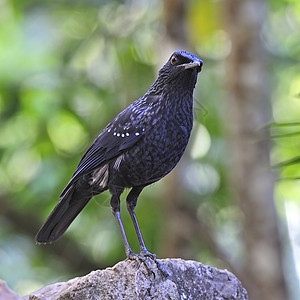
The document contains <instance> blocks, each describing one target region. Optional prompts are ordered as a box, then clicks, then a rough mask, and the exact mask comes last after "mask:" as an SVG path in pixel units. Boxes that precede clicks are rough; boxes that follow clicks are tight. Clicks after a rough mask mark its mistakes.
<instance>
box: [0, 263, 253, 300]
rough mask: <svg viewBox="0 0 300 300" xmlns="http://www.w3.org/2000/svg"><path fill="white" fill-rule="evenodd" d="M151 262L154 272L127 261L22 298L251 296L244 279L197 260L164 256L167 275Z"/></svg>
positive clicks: (230, 299) (230, 298) (217, 299)
mask: <svg viewBox="0 0 300 300" xmlns="http://www.w3.org/2000/svg"><path fill="white" fill-rule="evenodd" d="M148 262H149V265H150V266H151V268H152V270H153V272H149V269H147V268H146V267H145V264H144V263H142V264H138V263H137V262H136V261H130V260H125V261H122V262H120V263H118V264H116V265H115V266H114V267H112V268H107V269H105V270H97V271H92V272H91V273H90V274H88V275H86V276H83V277H78V278H74V279H71V280H69V281H67V282H58V283H54V284H51V285H48V286H46V287H44V288H42V289H40V290H38V291H36V292H33V293H31V294H30V295H28V296H25V297H23V298H22V299H23V300H25V299H26V300H42V299H43V300H47V299H57V300H69V299H74V300H75V299H82V300H84V299H89V300H98V299H99V300H100V299H101V300H102V299H103V300H106V299H107V300H108V299H147V300H148V299H176V300H177V299H180V300H185V299H193V300H194V299H203V300H206V299H207V300H214V299H215V300H221V299H227V300H235V299H241V300H246V299H248V296H247V292H246V290H245V289H244V288H243V286H242V284H241V282H240V281H239V280H238V279H237V278H236V277H235V276H234V275H233V274H232V273H230V272H229V271H227V270H219V269H217V268H213V267H210V266H206V265H203V264H201V263H199V262H195V261H185V260H182V259H162V260H160V262H161V264H162V265H163V267H164V268H165V269H166V270H167V271H168V273H169V275H170V278H167V277H165V276H164V275H163V274H162V273H161V272H160V271H159V270H158V269H157V266H156V264H155V262H154V261H152V260H149V261H148ZM0 299H1V300H2V298H1V291H0Z"/></svg>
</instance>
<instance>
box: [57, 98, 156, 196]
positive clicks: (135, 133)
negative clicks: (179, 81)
mask: <svg viewBox="0 0 300 300" xmlns="http://www.w3.org/2000/svg"><path fill="white" fill-rule="evenodd" d="M149 98H151V99H149ZM147 100H148V101H140V102H139V103H140V105H136V104H135V103H133V104H132V105H130V106H128V107H127V108H126V109H125V110H124V111H123V112H121V113H120V114H119V115H118V116H117V117H116V118H115V119H114V120H113V121H112V122H110V123H109V124H108V125H107V126H106V128H105V129H104V130H103V131H102V132H101V133H100V135H99V136H98V137H97V138H96V139H95V141H94V142H93V144H92V145H91V146H90V147H89V149H88V150H87V152H86V153H85V154H84V156H83V157H82V159H81V161H80V162H79V164H78V167H77V169H76V171H75V173H74V174H73V176H72V178H71V180H70V181H69V183H68V185H67V186H66V187H65V189H64V190H63V191H62V193H61V195H60V198H62V197H64V196H65V195H66V194H68V193H69V192H71V190H72V186H73V184H74V183H75V182H76V181H77V180H78V178H79V177H81V176H82V175H83V174H86V173H89V172H91V171H93V170H94V169H96V168H98V167H100V166H101V165H104V164H105V163H107V162H108V161H110V160H111V159H113V158H115V157H117V156H119V155H120V154H122V153H123V152H124V151H126V150H128V149H129V148H131V147H132V146H133V145H135V144H136V143H137V142H138V141H139V140H140V139H142V138H143V135H144V133H145V128H144V127H143V125H144V121H145V113H147V106H148V104H149V100H152V101H153V100H154V97H153V96H150V97H148V99H147ZM152 101H151V102H152Z"/></svg>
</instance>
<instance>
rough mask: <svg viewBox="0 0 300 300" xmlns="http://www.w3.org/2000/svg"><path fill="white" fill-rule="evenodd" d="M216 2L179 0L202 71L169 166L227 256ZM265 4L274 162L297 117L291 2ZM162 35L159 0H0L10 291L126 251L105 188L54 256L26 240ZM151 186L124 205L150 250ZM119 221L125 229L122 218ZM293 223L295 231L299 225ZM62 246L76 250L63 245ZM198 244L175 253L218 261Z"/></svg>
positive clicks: (220, 33) (290, 191)
mask: <svg viewBox="0 0 300 300" xmlns="http://www.w3.org/2000/svg"><path fill="white" fill-rule="evenodd" d="M220 2H221V1H209V0H192V1H189V4H188V10H187V27H188V32H189V40H190V45H191V47H192V48H193V49H194V50H195V52H196V53H197V54H198V55H199V56H200V57H201V58H203V59H204V60H205V67H204V71H203V73H202V74H201V76H200V79H199V84H198V86H197V89H196V93H195V119H196V122H195V130H194V133H193V137H192V138H193V139H192V142H191V145H190V148H189V157H188V158H187V163H186V164H185V165H184V166H183V167H182V168H180V172H181V176H182V181H183V183H184V185H185V186H186V193H187V195H189V196H187V197H186V198H187V200H188V201H190V202H191V206H194V207H195V209H196V210H197V211H199V217H201V218H203V219H204V220H205V222H207V223H208V224H209V225H210V226H211V228H213V229H214V231H215V233H214V235H215V237H216V240H217V241H218V243H219V244H220V245H222V247H223V248H224V249H225V250H226V249H227V248H228V249H229V251H228V250H227V252H228V253H227V254H228V256H229V260H231V261H234V260H235V259H239V258H241V257H242V249H241V247H242V245H241V244H240V243H239V239H238V236H239V234H240V232H239V230H240V229H239V227H238V226H237V223H236V220H237V219H238V217H237V216H238V214H239V212H238V211H237V208H236V206H235V205H234V203H233V202H232V201H231V200H230V197H229V188H228V178H227V175H226V168H227V166H228V165H230V160H229V155H228V153H227V150H226V149H227V148H226V131H225V127H224V123H225V122H229V121H230V115H228V111H227V112H225V111H224V101H223V99H224V98H225V97H226V94H225V92H224V88H223V87H224V86H223V80H224V77H225V76H226V74H225V70H224V60H226V56H227V55H228V53H229V51H230V41H229V40H228V38H227V35H226V32H225V31H224V30H223V24H222V21H221V17H220V16H221V9H222V6H221V3H220ZM269 9H270V18H269V19H268V20H266V23H265V30H264V32H263V33H262V38H263V40H264V42H265V46H266V47H267V49H268V52H269V53H270V55H271V56H270V61H269V68H270V86H271V89H272V117H273V119H270V123H272V124H273V123H274V124H273V125H272V126H271V130H272V134H273V135H274V139H273V140H274V150H273V153H272V162H273V164H274V165H275V164H277V163H280V162H283V161H286V160H290V159H293V158H295V157H299V131H300V126H299V124H290V123H291V122H292V123H293V122H298V121H299V119H300V107H299V105H300V104H299V103H300V102H299V95H300V77H299V74H300V67H299V58H300V44H299V40H300V4H299V1H298V0H289V1H280V0H272V1H270V7H269ZM163 43H164V26H163V6H162V3H161V1H158V0H156V1H121V0H119V1H118V0H113V1H104V0H103V1H100V0H99V1H97V0H88V1H68V0H62V1H50V0H47V1H40V0H31V1H30V0H29V1H21V0H14V1H8V0H1V1H0V65H1V67H0V112H1V127H0V154H1V157H0V163H1V168H0V209H1V211H0V263H1V266H0V278H2V279H5V280H6V281H8V283H9V284H10V286H11V287H12V288H14V289H15V290H17V291H18V292H20V293H22V294H25V293H26V292H30V291H32V290H34V289H35V288H38V287H40V286H42V285H44V284H45V283H49V282H53V281H57V280H64V279H67V278H70V276H74V275H83V274H84V273H85V272H87V271H88V270H87V269H88V268H87V269H85V268H84V267H82V268H81V271H78V270H79V269H80V268H79V267H78V268H77V269H76V270H74V269H72V263H70V261H67V260H66V257H68V256H72V257H73V259H74V261H76V257H77V256H76V255H77V253H80V255H81V256H78V260H80V259H82V257H84V256H87V257H89V258H90V259H89V261H90V262H91V263H94V265H95V266H99V267H106V266H108V265H112V264H114V263H115V262H117V261H118V260H120V259H123V258H125V254H124V251H123V245H122V242H121V239H120V236H119V233H118V231H117V228H116V225H115V223H114V219H113V217H112V216H111V212H110V208H109V195H108V194H107V193H105V194H103V195H100V196H98V197H96V200H94V201H92V202H91V203H90V204H89V205H88V206H87V207H86V209H85V210H84V211H83V212H82V214H81V215H80V216H79V217H78V219H76V221H75V222H74V224H73V225H72V226H71V227H70V229H69V230H68V232H67V234H66V236H67V239H68V240H67V242H61V241H59V242H57V243H58V244H59V245H61V246H60V248H59V251H60V252H59V254H58V252H55V253H54V252H51V251H49V250H46V248H45V247H52V246H36V245H35V244H34V242H33V237H34V233H35V232H36V230H37V229H38V227H39V226H40V225H41V223H42V222H43V220H44V219H45V218H46V217H47V215H48V213H49V211H50V210H51V209H52V208H53V206H54V204H55V203H56V201H57V199H58V195H59V193H60V191H61V190H62V189H63V187H64V186H65V184H66V183H67V181H68V179H69V178H70V176H71V174H72V173H73V171H74V169H75V167H76V165H77V163H78V161H79V159H80V157H81V156H82V154H83V152H84V151H85V149H86V148H87V147H88V146H89V144H90V142H91V141H92V140H93V139H94V138H95V137H96V136H97V134H98V133H99V132H100V130H101V129H102V128H104V126H105V125H106V124H107V123H108V122H109V121H110V120H111V119H112V118H113V117H114V116H115V115H116V114H117V113H118V112H120V111H121V110H122V109H123V108H125V107H126V106H127V105H128V104H129V103H131V102H132V101H133V100H135V99H137V98H138V97H140V96H141V95H142V94H144V92H145V91H146V90H147V89H148V87H149V86H150V84H151V83H152V81H153V80H154V78H155V77H156V73H157V68H158V66H159V63H161V62H162V61H165V60H166V59H167V57H163V58H162V57H160V52H159V49H161V48H163ZM158 44H160V46H158ZM161 44H162V45H161ZM282 123H289V125H290V126H283V124H282ZM266 126H268V124H266ZM291 132H295V134H293V135H290V133H291ZM276 174H278V177H283V178H289V179H290V178H299V177H300V174H299V160H298V161H297V162H296V163H295V164H292V163H290V164H286V165H285V166H284V167H281V168H279V169H276ZM164 184H165V182H164V181H163V182H160V183H157V184H156V185H155V186H150V187H148V188H147V189H146V190H145V192H144V194H143V195H142V197H141V200H140V201H139V205H138V209H137V213H138V217H139V219H140V220H142V228H143V234H144V236H145V240H146V242H147V246H148V248H149V249H151V251H154V252H156V251H159V249H160V246H159V245H160V243H162V242H163V241H162V239H163V236H162V228H161V226H162V224H163V220H164V215H163V213H162V211H161V210H160V209H157V208H158V207H159V206H160V200H161V199H162V197H163V195H164V191H165V188H164ZM299 189H300V188H299V183H298V180H281V181H278V184H277V203H278V210H279V212H280V214H281V215H282V216H284V215H286V214H289V213H290V212H289V211H288V210H287V208H286V207H288V205H289V204H290V203H293V211H295V210H296V211H298V212H299V211H300V208H299V194H300V190H299ZM123 204H124V203H123ZM123 210H124V207H123ZM123 217H124V223H125V224H126V227H128V226H127V225H128V224H129V223H130V222H129V217H128V215H127V214H124V216H123ZM298 222H299V221H298ZM293 226H298V229H299V223H298V224H296V225H293ZM293 228H294V227H293ZM128 229H129V233H128V238H129V240H130V241H133V240H134V233H133V230H132V228H130V227H129V228H128ZM74 244H76V247H77V248H78V252H73V250H74V249H73V245H74ZM70 245H71V246H70ZM232 245H234V246H235V247H232ZM136 246H137V245H136V244H135V246H134V248H135V249H136V250H137V248H136ZM295 247H297V245H296V246H295ZM232 248H235V249H236V250H235V251H233V250H232ZM208 249H209V248H207V247H206V245H203V244H202V243H201V241H200V242H199V241H197V240H196V239H195V241H190V244H189V251H187V253H188V254H187V256H188V255H189V254H190V256H191V257H189V258H195V259H198V260H200V261H202V262H204V263H213V264H215V265H217V266H223V265H222V262H221V261H219V260H218V259H217V258H216V257H214V255H212V254H211V253H209V250H208ZM295 249H297V248H295ZM298 249H299V244H298ZM77 263H78V264H80V262H77ZM50 266H51V267H50Z"/></svg>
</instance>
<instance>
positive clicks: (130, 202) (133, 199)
mask: <svg viewBox="0 0 300 300" xmlns="http://www.w3.org/2000/svg"><path fill="white" fill-rule="evenodd" d="M143 188H144V186H137V187H133V188H132V189H131V191H130V192H129V194H128V196H127V198H126V206H127V210H128V212H129V215H130V217H131V220H132V223H133V227H134V229H135V232H136V235H137V238H138V242H139V245H140V251H141V252H140V255H141V256H142V257H150V258H151V259H153V260H154V261H155V263H156V265H157V267H158V269H159V270H160V271H161V272H162V273H163V274H164V276H166V277H170V276H169V274H168V272H167V271H166V270H165V268H164V267H163V266H162V265H161V263H160V262H159V261H158V260H157V259H156V255H155V254H153V253H150V252H149V251H148V250H147V248H146V245H145V243H144V240H143V237H142V233H141V230H140V227H139V224H138V221H137V218H136V215H135V212H134V209H135V207H136V204H137V199H138V196H139V194H140V193H141V191H142V190H143ZM145 263H146V265H147V267H148V269H150V271H151V272H152V273H153V274H154V275H155V273H154V272H153V270H152V268H151V267H150V266H149V264H148V263H147V261H145Z"/></svg>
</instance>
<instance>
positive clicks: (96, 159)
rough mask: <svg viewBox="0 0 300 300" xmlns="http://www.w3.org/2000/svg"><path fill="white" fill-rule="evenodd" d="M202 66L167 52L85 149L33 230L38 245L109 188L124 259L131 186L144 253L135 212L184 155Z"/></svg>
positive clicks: (196, 60) (61, 230) (185, 56)
mask: <svg viewBox="0 0 300 300" xmlns="http://www.w3.org/2000/svg"><path fill="white" fill-rule="evenodd" d="M201 67H202V61H201V60H200V59H199V58H198V57H197V56H195V55H193V54H191V53H188V52H186V51H177V52H174V53H173V54H172V56H171V58H170V59H169V60H168V62H167V63H166V64H165V65H164V66H163V68H162V69H161V70H160V71H159V75H158V78H157V79H156V81H155V82H154V83H153V84H152V86H151V87H150V89H149V90H148V91H147V92H146V94H145V95H144V96H143V97H141V98H139V99H138V100H136V101H135V102H134V103H132V104H131V105H129V106H128V107H127V108H126V109H125V110H124V111H122V112H121V113H120V114H119V115H118V116H117V117H115V118H114V120H113V121H111V122H110V123H109V124H108V125H107V126H106V128H105V129H104V130H103V131H102V132H101V133H100V135H99V136H98V137H97V138H96V139H95V141H94V142H93V144H92V145H91V146H90V148H89V149H88V150H87V152H86V153H85V155H84V156H83V158H82V159H81V161H80V163H79V165H78V167H77V169H76V171H75V173H74V174H73V177H72V178H71V180H70V181H69V183H68V185H67V186H66V187H65V189H64V190H63V192H62V193H61V195H60V199H61V200H60V202H59V203H58V204H57V206H56V207H55V208H54V210H53V211H52V213H51V214H50V216H49V217H48V219H47V220H46V222H45V223H44V225H43V226H42V228H41V229H40V231H39V232H38V234H37V236H36V241H37V242H41V243H47V242H52V241H54V240H56V239H58V238H59V237H60V236H61V235H62V234H63V233H64V232H65V230H66V229H67V228H68V226H69V225H70V224H71V222H72V221H73V220H74V218H75V217H76V216H77V215H78V213H79V212H80V211H81V210H82V209H83V207H84V206H85V205H86V204H87V202H88V201H89V200H90V199H91V198H92V197H93V196H94V195H96V194H99V193H101V192H103V191H105V190H109V191H110V193H111V195H112V199H111V207H112V211H113V213H114V215H115V217H116V220H117V222H118V225H119V227H120V229H121V233H122V238H123V242H124V244H125V249H126V254H127V256H129V255H130V254H132V252H131V249H130V247H129V245H128V242H127V239H126V236H125V233H124V232H122V230H123V227H122V223H121V220H120V216H119V210H120V195H121V193H122V192H123V190H124V188H132V190H131V192H130V193H129V195H128V197H127V199H126V201H127V208H128V210H129V213H130V215H131V217H132V219H133V222H134V226H135V228H136V231H137V235H138V239H139V242H140V246H141V250H145V251H146V248H145V245H144V243H143V241H142V237H141V235H140V231H139V228H138V225H137V222H136V218H135V215H134V208H135V205H136V202H137V198H138V196H139V194H140V192H141V191H142V189H143V188H144V187H145V186H147V185H149V184H151V183H153V182H155V181H158V180H160V179H161V178H163V177H164V176H165V175H167V174H168V173H169V172H170V171H171V170H172V169H173V168H174V167H175V166H176V164H177V163H178V161H179V160H180V158H181V157H182V155H183V152H184V150H185V148H186V146H187V143H188V140H189V137H190V133H191V130H192V125H193V90H194V87H195V84H196V81H197V76H198V73H199V72H200V70H201ZM139 235H140V236H139Z"/></svg>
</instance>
